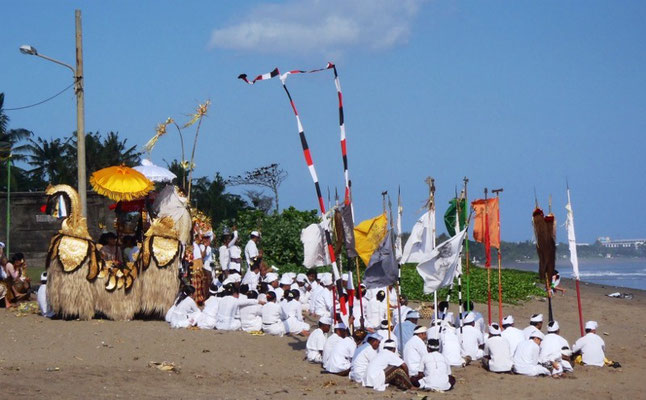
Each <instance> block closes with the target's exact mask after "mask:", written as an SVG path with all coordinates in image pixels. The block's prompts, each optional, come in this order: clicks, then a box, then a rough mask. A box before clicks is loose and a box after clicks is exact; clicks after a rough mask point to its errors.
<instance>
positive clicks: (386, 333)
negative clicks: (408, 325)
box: [376, 319, 395, 351]
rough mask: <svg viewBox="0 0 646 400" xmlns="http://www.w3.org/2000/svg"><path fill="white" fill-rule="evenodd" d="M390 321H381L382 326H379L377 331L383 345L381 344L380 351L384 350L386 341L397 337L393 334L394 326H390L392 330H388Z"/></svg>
mask: <svg viewBox="0 0 646 400" xmlns="http://www.w3.org/2000/svg"><path fill="white" fill-rule="evenodd" d="M388 328H389V327H388V320H386V319H385V320H383V321H381V324H379V328H378V329H377V330H376V333H377V335H379V336H381V343H380V344H379V350H380V351H381V350H382V349H383V348H384V343H385V342H386V340H388V338H389V337H395V334H394V333H393V328H394V327H393V326H392V325H390V329H388Z"/></svg>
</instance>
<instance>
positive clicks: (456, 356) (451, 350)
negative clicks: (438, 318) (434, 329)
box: [440, 312, 467, 367]
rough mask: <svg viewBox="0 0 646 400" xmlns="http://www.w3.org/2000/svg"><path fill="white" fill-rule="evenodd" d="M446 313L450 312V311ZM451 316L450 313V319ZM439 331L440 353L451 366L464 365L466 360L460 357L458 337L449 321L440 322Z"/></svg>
mask: <svg viewBox="0 0 646 400" xmlns="http://www.w3.org/2000/svg"><path fill="white" fill-rule="evenodd" d="M448 314H451V313H450V312H449V313H448ZM452 318H453V316H452V315H451V319H452ZM440 329H441V332H440V343H441V344H442V346H441V349H442V354H443V355H444V357H446V359H447V360H448V361H449V365H451V366H452V367H464V366H465V365H466V363H467V362H466V360H465V359H464V358H462V353H461V351H460V338H459V337H458V334H457V332H456V330H455V328H454V327H453V326H452V325H451V323H450V322H446V321H445V322H444V323H442V325H441V327H440Z"/></svg>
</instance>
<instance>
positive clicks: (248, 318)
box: [240, 290, 263, 332]
mask: <svg viewBox="0 0 646 400" xmlns="http://www.w3.org/2000/svg"><path fill="white" fill-rule="evenodd" d="M247 299H251V300H258V292H257V291H255V290H250V291H248V292H247ZM262 304H263V302H260V301H259V302H258V304H247V305H241V306H240V328H241V329H242V330H243V331H245V332H259V331H261V330H262Z"/></svg>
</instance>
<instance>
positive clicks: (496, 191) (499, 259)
mask: <svg viewBox="0 0 646 400" xmlns="http://www.w3.org/2000/svg"><path fill="white" fill-rule="evenodd" d="M502 191H503V189H502V188H500V189H493V190H492V191H491V192H492V193H495V194H496V199H498V208H497V210H498V211H497V215H496V221H497V222H496V223H497V224H498V323H499V324H500V325H499V326H502V253H501V250H500V247H502V244H501V243H500V192H502Z"/></svg>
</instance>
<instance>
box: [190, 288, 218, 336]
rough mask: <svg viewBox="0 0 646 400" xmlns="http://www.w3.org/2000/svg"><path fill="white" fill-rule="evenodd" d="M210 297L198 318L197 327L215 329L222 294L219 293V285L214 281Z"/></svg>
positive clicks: (210, 289)
mask: <svg viewBox="0 0 646 400" xmlns="http://www.w3.org/2000/svg"><path fill="white" fill-rule="evenodd" d="M208 295H209V297H208V298H207V299H206V301H205V302H204V308H203V309H202V312H201V313H200V315H199V317H198V318H197V321H196V323H197V327H198V328H200V329H215V321H216V317H217V315H218V306H219V303H220V299H221V298H222V297H221V296H219V295H218V287H217V285H215V284H214V283H211V286H209V293H208Z"/></svg>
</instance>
